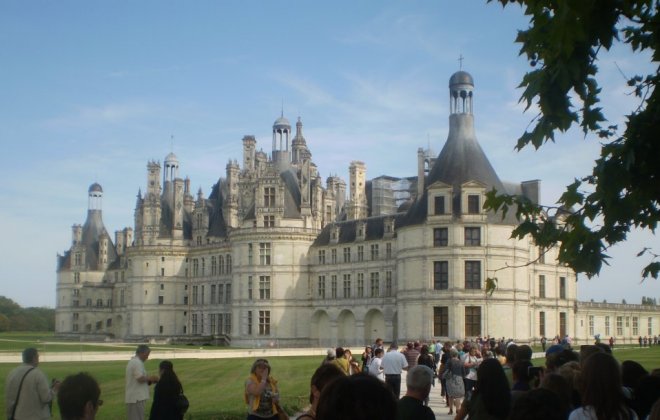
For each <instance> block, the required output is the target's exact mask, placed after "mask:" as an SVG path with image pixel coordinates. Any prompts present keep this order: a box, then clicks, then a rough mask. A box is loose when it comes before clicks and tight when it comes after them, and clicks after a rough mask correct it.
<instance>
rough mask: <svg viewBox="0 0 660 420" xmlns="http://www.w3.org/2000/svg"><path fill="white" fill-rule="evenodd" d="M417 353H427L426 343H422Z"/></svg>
mask: <svg viewBox="0 0 660 420" xmlns="http://www.w3.org/2000/svg"><path fill="white" fill-rule="evenodd" d="M419 354H429V346H427V345H426V344H424V345H422V347H421V348H420V349H419Z"/></svg>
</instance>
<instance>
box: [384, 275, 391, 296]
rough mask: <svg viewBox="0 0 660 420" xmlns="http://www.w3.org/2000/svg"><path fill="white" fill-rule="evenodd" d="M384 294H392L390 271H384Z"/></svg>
mask: <svg viewBox="0 0 660 420" xmlns="http://www.w3.org/2000/svg"><path fill="white" fill-rule="evenodd" d="M385 296H386V297H390V296H392V272H391V271H386V272H385Z"/></svg>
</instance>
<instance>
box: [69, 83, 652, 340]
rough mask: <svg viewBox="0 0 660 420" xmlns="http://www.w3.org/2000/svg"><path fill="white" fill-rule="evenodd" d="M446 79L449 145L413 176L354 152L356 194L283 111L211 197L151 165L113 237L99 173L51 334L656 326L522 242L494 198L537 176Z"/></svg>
mask: <svg viewBox="0 0 660 420" xmlns="http://www.w3.org/2000/svg"><path fill="white" fill-rule="evenodd" d="M449 88H450V89H449V93H450V96H449V97H450V116H449V121H450V128H449V133H448V138H447V142H446V143H445V145H444V147H443V149H442V151H441V152H440V154H439V155H438V156H437V157H433V156H430V153H428V152H424V151H423V150H421V149H420V150H418V151H417V162H418V171H417V175H416V176H411V177H408V178H395V177H388V176H385V177H379V178H376V179H374V180H371V181H369V180H367V166H366V164H365V163H363V162H360V161H353V162H351V163H350V166H349V191H346V183H345V182H344V181H343V180H342V179H340V178H339V177H336V176H333V177H329V178H328V179H327V180H326V182H325V184H324V183H323V181H322V179H321V178H320V176H319V173H318V170H317V167H316V165H315V164H314V162H313V160H312V154H311V151H310V150H309V148H308V147H307V142H306V140H305V138H304V136H303V132H302V122H301V121H300V119H298V122H297V123H296V132H295V135H292V131H291V125H290V124H289V122H288V120H287V119H286V118H284V116H283V115H282V116H280V118H278V119H277V120H276V121H275V123H274V124H273V138H272V152H271V154H270V155H267V154H266V153H264V152H263V151H257V141H256V139H255V138H254V136H245V137H244V138H243V159H242V165H239V164H238V162H237V161H235V160H231V161H229V162H228V164H227V166H226V168H225V176H224V178H220V179H219V181H218V182H217V183H216V184H215V185H214V186H213V188H212V191H211V192H210V193H209V194H208V196H206V197H205V196H204V194H203V192H202V191H201V190H200V191H198V192H197V194H196V197H193V195H192V193H191V191H190V181H189V180H188V179H181V178H180V177H179V175H178V170H179V161H178V159H177V157H176V156H175V155H174V154H172V153H170V154H169V155H168V156H167V157H166V158H165V160H164V161H163V167H161V165H160V163H158V162H149V163H148V164H147V186H146V189H145V192H144V193H142V191H140V192H139V193H138V196H137V202H136V205H135V212H134V217H135V226H134V228H125V229H123V230H121V231H117V232H115V237H114V242H113V240H112V239H111V238H110V236H109V234H108V233H107V231H106V229H105V227H104V225H103V221H102V217H101V200H102V195H103V190H102V188H101V186H100V185H98V184H93V185H92V186H91V187H90V189H89V200H90V201H89V208H88V214H87V220H86V222H85V224H84V225H82V226H81V225H74V226H73V228H72V234H73V238H72V244H71V247H70V249H69V250H67V251H66V252H65V253H64V255H61V256H58V268H57V311H56V330H57V332H58V333H59V334H61V335H69V336H84V337H99V336H110V337H117V338H123V339H133V340H142V339H147V338H156V339H158V338H161V339H166V338H178V339H185V340H196V341H197V340H199V341H202V340H204V341H206V340H212V339H214V338H215V339H221V340H223V341H225V342H229V343H231V344H233V345H240V346H267V345H279V346H324V347H325V346H334V345H335V344H340V345H350V346H355V345H361V344H364V343H368V342H373V341H374V340H375V339H376V338H377V337H382V338H385V339H386V340H393V339H394V340H400V341H404V340H412V339H431V338H437V339H458V338H464V337H474V336H477V335H484V334H490V335H493V336H497V337H513V338H516V339H518V340H522V341H533V340H535V339H538V337H539V336H540V335H546V336H549V337H552V336H555V335H564V334H569V335H571V336H575V337H576V338H579V339H584V340H587V339H589V338H590V336H593V335H595V334H597V333H601V334H602V335H603V336H605V335H610V334H611V335H614V336H616V337H617V338H620V339H628V340H632V337H633V336H636V335H638V334H639V335H651V334H654V335H655V334H657V333H658V323H659V322H660V319H658V318H660V317H658V316H657V315H656V314H657V311H656V310H655V307H647V306H641V305H606V304H597V305H595V304H591V303H580V302H578V301H577V299H576V296H577V283H576V276H575V273H573V272H572V271H570V270H569V269H567V268H566V267H563V266H561V265H558V264H556V250H555V249H539V248H538V247H536V246H535V245H534V244H533V243H532V242H530V241H529V240H528V239H523V240H516V239H511V238H510V235H511V231H512V229H513V228H514V226H515V224H516V221H515V219H513V218H512V216H511V215H510V214H509V215H507V216H506V217H502V215H501V214H493V213H490V212H485V211H484V210H483V209H482V205H483V202H484V199H485V194H486V192H487V191H490V190H491V189H492V188H495V189H497V190H498V191H506V192H509V193H515V194H523V195H525V196H526V197H528V198H529V199H530V200H533V201H538V199H539V188H540V182H539V181H525V182H522V183H510V182H506V183H505V182H502V181H501V180H500V179H499V177H498V176H497V174H496V172H495V170H494V169H493V168H492V166H491V164H490V162H489V161H488V159H487V157H486V156H485V154H484V153H483V151H482V150H481V147H480V146H479V143H478V142H477V139H476V135H475V132H474V116H473V114H472V110H473V103H472V101H473V90H474V83H473V81H472V77H471V76H470V75H469V74H468V73H466V72H463V71H460V72H457V73H455V74H454V75H452V77H451V79H450V83H449ZM411 157H412V156H411ZM161 170H162V172H161ZM161 177H162V178H161ZM553 220H554V221H555V222H556V223H561V218H560V217H554V219H553ZM492 278H496V279H497V280H496V281H497V283H496V284H497V289H496V291H495V292H494V293H493V294H492V295H488V294H487V293H486V292H485V290H486V283H487V281H489V280H488V279H492ZM601 320H602V321H603V322H605V324H604V325H602V326H601V325H600V322H601ZM605 320H607V321H605ZM635 323H636V324H635ZM624 325H625V326H624ZM635 325H636V327H635ZM619 327H620V328H619ZM608 331H609V332H608Z"/></svg>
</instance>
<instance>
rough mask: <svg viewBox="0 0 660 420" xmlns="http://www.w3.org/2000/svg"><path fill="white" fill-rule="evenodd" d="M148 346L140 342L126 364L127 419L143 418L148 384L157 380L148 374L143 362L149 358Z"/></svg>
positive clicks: (137, 419) (125, 400) (136, 419)
mask: <svg viewBox="0 0 660 420" xmlns="http://www.w3.org/2000/svg"><path fill="white" fill-rule="evenodd" d="M150 353H151V350H150V349H149V346H147V345H145V344H140V345H139V346H138V347H137V349H136V350H135V356H133V357H132V358H131V360H130V361H129V362H128V364H127V365H126V393H125V395H124V402H125V403H126V418H127V419H128V420H144V413H145V406H146V402H147V400H148V399H149V385H151V384H154V383H156V382H158V376H149V375H147V371H146V369H145V367H144V362H146V361H147V359H148V358H149V354H150Z"/></svg>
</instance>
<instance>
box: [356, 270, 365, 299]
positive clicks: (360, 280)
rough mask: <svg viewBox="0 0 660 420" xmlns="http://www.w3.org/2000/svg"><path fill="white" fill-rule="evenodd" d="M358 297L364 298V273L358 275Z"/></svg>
mask: <svg viewBox="0 0 660 420" xmlns="http://www.w3.org/2000/svg"><path fill="white" fill-rule="evenodd" d="M357 297H359V298H362V297H364V273H358V275H357Z"/></svg>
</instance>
